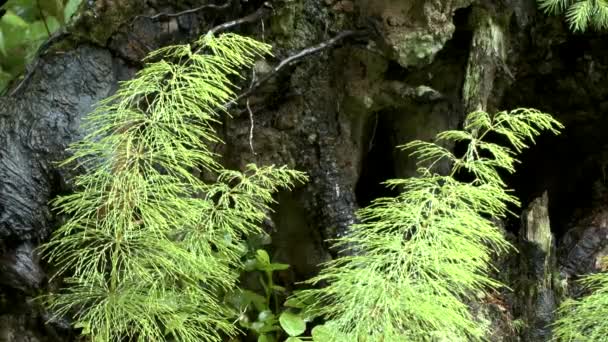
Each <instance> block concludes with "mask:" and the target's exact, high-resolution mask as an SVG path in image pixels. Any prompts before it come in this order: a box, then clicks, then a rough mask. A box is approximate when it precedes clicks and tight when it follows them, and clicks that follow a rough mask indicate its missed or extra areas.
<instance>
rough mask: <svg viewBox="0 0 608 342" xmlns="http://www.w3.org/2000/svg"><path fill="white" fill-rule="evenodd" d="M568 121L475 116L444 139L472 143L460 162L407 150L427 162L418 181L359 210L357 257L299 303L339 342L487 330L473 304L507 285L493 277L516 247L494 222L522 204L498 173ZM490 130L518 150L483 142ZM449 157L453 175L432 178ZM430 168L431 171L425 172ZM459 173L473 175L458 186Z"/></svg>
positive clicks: (334, 267)
mask: <svg viewBox="0 0 608 342" xmlns="http://www.w3.org/2000/svg"><path fill="white" fill-rule="evenodd" d="M561 127H562V126H561V124H559V123H558V122H557V121H555V120H554V119H553V118H552V117H551V116H549V115H548V114H544V113H541V112H539V111H536V110H532V109H519V110H515V111H512V112H501V113H498V114H496V115H495V116H493V117H491V116H489V115H488V114H487V113H484V112H475V113H471V114H469V116H468V118H467V121H466V123H465V129H464V130H463V131H447V132H443V133H440V134H438V136H437V138H438V141H446V142H450V141H451V142H455V141H461V142H467V143H468V148H467V150H466V153H465V154H464V155H463V156H462V157H457V156H455V155H454V154H453V153H452V152H450V151H449V150H447V149H445V148H443V147H441V146H439V145H437V144H435V143H428V142H424V141H414V142H410V143H408V144H406V145H405V146H402V147H403V148H404V149H409V150H413V153H412V155H414V156H415V157H417V158H418V159H419V160H420V162H421V164H419V165H421V166H420V168H419V174H420V176H419V177H417V178H407V179H394V180H390V181H388V182H386V184H388V186H390V187H394V188H397V189H399V190H401V193H400V195H399V196H397V197H395V198H381V199H378V200H376V201H375V202H374V203H373V204H372V205H371V206H369V207H367V208H364V209H361V210H360V211H359V212H358V217H359V219H360V220H361V223H360V224H356V225H354V226H352V229H351V230H350V232H349V235H348V236H347V237H345V238H341V239H339V240H338V242H337V244H336V245H337V246H338V247H339V248H342V249H343V250H346V251H350V252H351V253H350V254H346V255H344V256H341V257H339V258H338V259H336V260H333V261H331V262H329V263H327V264H326V265H325V268H324V270H323V271H322V272H321V274H320V275H319V276H317V277H315V278H313V279H311V280H310V281H309V283H310V284H313V285H321V286H322V285H324V286H323V287H320V288H317V289H311V290H305V291H302V292H301V293H299V294H298V298H300V299H301V300H304V301H306V302H311V303H312V305H311V306H310V307H308V308H307V314H310V315H312V316H322V317H324V318H325V319H326V321H327V323H326V325H325V326H327V327H328V328H330V329H331V330H332V331H333V336H334V340H335V341H357V342H359V341H366V342H376V341H378V342H380V341H382V342H388V341H435V340H437V341H439V340H445V341H473V340H481V339H483V338H484V335H485V334H486V331H485V328H484V327H482V326H481V325H480V324H479V322H477V321H475V320H474V318H473V317H472V316H471V314H470V312H469V308H468V306H467V302H472V301H475V300H477V299H478V297H477V296H478V295H479V294H483V293H484V292H485V291H486V290H488V289H489V288H496V287H499V286H500V285H501V284H500V283H499V282H498V281H496V280H494V279H492V278H491V277H490V276H489V275H488V274H489V272H490V270H491V267H492V266H491V264H492V256H493V255H495V253H500V252H504V251H506V250H508V249H509V248H510V247H511V246H510V245H509V243H508V242H507V241H506V240H505V238H504V237H503V235H502V233H501V232H500V231H499V230H498V229H497V228H496V227H495V226H494V224H493V222H492V218H500V217H504V216H505V215H506V214H507V213H508V210H507V205H508V204H509V203H511V204H515V205H517V204H518V201H517V199H516V198H515V197H513V196H512V195H511V194H510V193H509V192H508V191H507V190H506V189H505V184H504V182H503V181H502V180H501V179H500V176H499V174H498V172H499V170H501V169H502V170H505V171H507V172H513V171H514V163H515V162H516V160H515V159H514V155H515V153H516V152H519V151H521V150H522V149H523V148H525V147H526V144H525V141H526V140H530V139H533V138H534V137H535V136H537V135H538V134H540V133H541V131H545V130H549V131H551V132H553V133H556V134H557V133H558V131H557V129H558V128H561ZM489 133H492V134H495V135H496V134H497V135H500V136H502V137H504V138H506V140H507V141H509V142H510V143H511V145H512V146H513V149H510V148H507V147H503V146H500V145H497V144H495V143H491V142H488V141H485V140H484V138H486V135H487V134H489ZM442 160H444V161H445V160H447V161H449V162H450V163H451V165H452V166H453V167H452V173H451V174H450V175H448V176H442V175H438V174H436V173H434V172H433V165H434V164H436V163H438V162H439V161H442ZM422 165H424V166H422ZM459 170H467V171H468V172H469V173H470V174H472V175H474V176H475V178H474V180H473V181H471V182H460V181H457V180H456V179H454V175H455V173H456V172H458V171H459Z"/></svg>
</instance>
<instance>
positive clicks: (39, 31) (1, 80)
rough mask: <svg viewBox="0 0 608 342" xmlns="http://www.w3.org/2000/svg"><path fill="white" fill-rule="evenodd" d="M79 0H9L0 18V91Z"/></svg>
mask: <svg viewBox="0 0 608 342" xmlns="http://www.w3.org/2000/svg"><path fill="white" fill-rule="evenodd" d="M81 2H82V0H9V1H8V2H7V3H6V5H5V6H4V7H5V9H6V10H7V12H6V14H5V15H4V16H2V17H1V18H0V93H1V92H2V90H3V89H4V88H5V87H6V86H7V85H8V84H9V82H10V81H11V80H12V79H13V78H15V77H16V76H17V75H19V74H20V73H22V72H23V71H24V69H25V66H26V65H27V63H28V62H29V61H30V60H31V58H32V57H33V56H34V55H35V53H36V50H38V47H39V46H40V44H42V42H44V40H46V39H48V38H49V35H50V34H52V33H53V32H55V31H57V29H59V28H60V27H61V26H62V25H65V24H66V22H67V21H68V20H69V19H70V18H71V17H72V15H73V14H74V13H75V12H76V9H77V8H78V6H79V5H80V3H81Z"/></svg>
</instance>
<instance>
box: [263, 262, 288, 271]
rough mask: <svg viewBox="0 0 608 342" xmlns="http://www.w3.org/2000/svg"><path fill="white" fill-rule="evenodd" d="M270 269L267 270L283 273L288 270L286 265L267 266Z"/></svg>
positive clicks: (273, 264) (274, 264)
mask: <svg viewBox="0 0 608 342" xmlns="http://www.w3.org/2000/svg"><path fill="white" fill-rule="evenodd" d="M269 266H270V267H268V269H269V270H270V271H283V270H286V269H288V268H289V265H288V264H279V263H272V264H270V265H269Z"/></svg>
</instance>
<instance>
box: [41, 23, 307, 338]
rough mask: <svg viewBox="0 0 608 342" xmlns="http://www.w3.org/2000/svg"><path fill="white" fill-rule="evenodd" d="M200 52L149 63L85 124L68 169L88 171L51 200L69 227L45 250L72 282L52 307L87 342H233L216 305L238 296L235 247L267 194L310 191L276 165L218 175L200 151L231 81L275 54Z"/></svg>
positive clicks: (230, 43)
mask: <svg viewBox="0 0 608 342" xmlns="http://www.w3.org/2000/svg"><path fill="white" fill-rule="evenodd" d="M195 47H196V50H195V51H196V52H194V51H193V50H194V48H193V47H191V46H190V45H182V46H171V47H167V48H163V49H160V50H158V51H156V52H154V53H152V54H151V55H150V56H149V57H148V60H147V62H149V64H147V66H146V67H145V68H144V69H143V70H142V71H140V72H139V73H138V75H137V77H136V78H135V79H133V80H130V81H127V82H124V83H123V84H122V85H121V87H120V89H119V90H118V91H117V92H116V94H115V95H113V96H111V97H109V98H107V99H106V100H104V101H102V102H101V103H100V104H99V105H98V106H97V108H96V110H95V111H94V112H93V113H92V114H90V115H89V116H88V118H87V120H86V123H85V124H84V128H85V130H86V131H88V132H89V133H88V135H87V136H86V137H85V138H84V139H83V140H82V141H80V142H78V143H75V144H74V145H73V146H72V152H73V157H71V158H69V159H68V160H67V161H65V163H64V165H73V166H78V167H81V168H84V169H85V170H86V172H85V173H84V174H82V175H81V176H78V177H77V178H76V179H75V182H74V183H75V186H76V188H77V191H76V192H75V193H74V194H71V195H66V196H63V197H61V198H59V199H57V200H56V201H55V202H54V204H55V206H56V208H58V209H60V211H61V213H62V214H64V215H66V216H67V217H68V220H67V222H66V223H65V224H63V226H61V227H60V228H59V229H58V230H57V231H55V233H54V234H53V236H52V239H51V241H50V242H49V243H47V244H46V245H45V246H44V251H45V255H46V257H47V259H48V260H49V261H50V262H51V263H52V265H54V267H56V268H57V269H58V274H59V275H61V276H67V277H66V279H65V287H64V289H63V290H62V291H60V292H59V293H57V294H53V295H51V296H50V297H49V298H48V302H49V305H50V308H51V310H52V311H53V312H54V313H55V314H56V315H60V316H61V315H68V316H72V317H73V318H74V319H75V321H76V326H77V327H81V328H82V332H83V333H84V334H86V335H90V336H91V337H92V339H93V340H94V341H104V342H105V341H125V340H129V339H133V340H139V341H163V340H175V341H197V342H198V341H221V340H222V337H225V336H226V335H233V334H235V333H236V331H235V330H236V327H235V325H234V324H232V323H231V322H230V321H229V320H228V317H229V316H230V314H231V313H230V312H228V309H227V308H226V307H225V306H224V305H222V303H221V299H222V297H223V294H224V293H225V292H228V291H230V290H232V289H233V288H234V287H235V286H236V282H237V278H238V275H239V269H240V268H241V262H240V258H241V256H242V255H243V253H244V252H246V248H245V247H244V246H243V239H244V238H245V237H246V236H248V235H250V234H253V233H262V231H261V228H260V223H261V222H262V221H263V219H264V218H265V217H266V215H267V213H268V212H270V211H271V208H270V207H269V206H270V205H271V204H272V203H273V197H272V194H273V192H275V191H277V190H278V189H280V188H289V187H291V186H292V185H293V184H294V183H295V182H298V181H303V180H304V179H305V176H304V174H303V173H301V172H297V171H293V170H289V169H287V168H285V167H280V168H277V167H272V166H269V167H256V166H255V165H249V166H248V168H247V170H246V171H244V172H238V171H232V170H227V169H224V168H223V167H222V166H221V165H219V164H218V163H217V162H216V155H215V154H214V153H212V151H211V150H210V148H209V144H210V143H214V142H218V140H219V139H218V137H217V135H216V132H215V130H214V124H216V123H217V122H218V118H219V115H220V114H221V113H222V112H223V108H224V106H225V104H226V103H227V102H229V101H231V100H233V99H234V98H235V92H234V90H235V87H234V85H233V83H232V82H233V81H234V79H235V77H238V76H239V69H240V68H243V67H250V66H251V65H252V64H253V63H254V58H257V57H260V56H262V55H264V54H268V53H269V52H270V46H269V45H267V44H263V43H260V42H257V41H255V40H253V39H250V38H246V37H242V36H239V35H234V34H223V35H221V36H219V37H215V36H213V35H211V34H207V35H206V36H204V37H202V38H201V39H200V40H198V41H197V42H196V44H195ZM196 170H198V171H200V172H204V173H208V174H215V175H216V176H217V179H216V181H215V182H211V183H208V182H203V181H202V180H201V179H200V178H199V177H197V176H195V173H194V171H196Z"/></svg>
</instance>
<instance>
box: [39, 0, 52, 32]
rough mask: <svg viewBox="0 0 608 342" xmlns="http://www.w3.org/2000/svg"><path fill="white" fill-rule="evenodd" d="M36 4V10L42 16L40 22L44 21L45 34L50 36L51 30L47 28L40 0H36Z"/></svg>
mask: <svg viewBox="0 0 608 342" xmlns="http://www.w3.org/2000/svg"><path fill="white" fill-rule="evenodd" d="M36 6H37V7H38V12H39V13H40V17H41V18H42V22H43V23H44V28H45V29H46V35H47V36H48V37H49V38H50V37H51V30H49V25H48V24H47V23H46V17H45V16H44V14H43V13H42V7H40V0H36Z"/></svg>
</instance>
